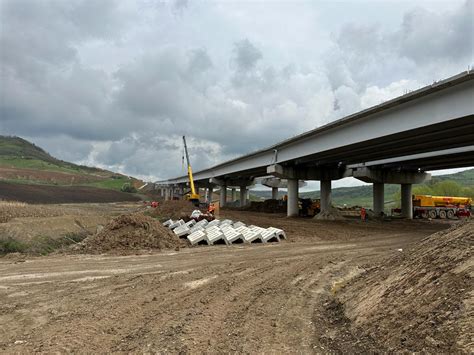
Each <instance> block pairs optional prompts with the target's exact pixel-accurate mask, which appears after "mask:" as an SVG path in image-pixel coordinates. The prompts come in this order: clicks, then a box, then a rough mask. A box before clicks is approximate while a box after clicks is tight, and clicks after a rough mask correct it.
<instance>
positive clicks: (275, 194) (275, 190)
mask: <svg viewBox="0 0 474 355" xmlns="http://www.w3.org/2000/svg"><path fill="white" fill-rule="evenodd" d="M272 199H273V200H278V187H272Z"/></svg>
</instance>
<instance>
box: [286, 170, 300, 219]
mask: <svg viewBox="0 0 474 355" xmlns="http://www.w3.org/2000/svg"><path fill="white" fill-rule="evenodd" d="M287 215H288V217H294V216H298V179H288V206H287Z"/></svg>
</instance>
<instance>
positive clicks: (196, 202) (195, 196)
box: [183, 136, 200, 206]
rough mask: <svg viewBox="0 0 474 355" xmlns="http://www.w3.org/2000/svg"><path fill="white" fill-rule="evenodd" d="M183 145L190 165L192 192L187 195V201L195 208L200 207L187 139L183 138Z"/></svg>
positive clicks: (189, 173) (189, 174)
mask: <svg viewBox="0 0 474 355" xmlns="http://www.w3.org/2000/svg"><path fill="white" fill-rule="evenodd" d="M183 143H184V152H185V154H186V162H187V164H188V178H189V187H190V188H191V191H189V192H188V193H186V194H185V195H184V196H185V199H186V200H189V201H191V202H192V203H193V204H194V205H195V206H199V197H200V196H199V194H198V193H197V192H196V187H195V186H194V179H193V169H192V168H191V163H190V161H189V154H188V146H187V145H186V137H185V136H183Z"/></svg>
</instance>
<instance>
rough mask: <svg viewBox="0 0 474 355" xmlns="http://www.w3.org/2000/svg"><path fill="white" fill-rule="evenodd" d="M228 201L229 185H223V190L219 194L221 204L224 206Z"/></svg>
mask: <svg viewBox="0 0 474 355" xmlns="http://www.w3.org/2000/svg"><path fill="white" fill-rule="evenodd" d="M226 202H227V185H225V184H224V185H221V191H220V196H219V205H220V206H221V207H224V206H225V204H226Z"/></svg>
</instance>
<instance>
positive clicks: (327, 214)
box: [314, 207, 344, 221]
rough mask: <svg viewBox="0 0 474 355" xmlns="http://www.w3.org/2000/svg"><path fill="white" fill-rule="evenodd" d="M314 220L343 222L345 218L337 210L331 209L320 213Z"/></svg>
mask: <svg viewBox="0 0 474 355" xmlns="http://www.w3.org/2000/svg"><path fill="white" fill-rule="evenodd" d="M314 219H316V220H326V221H342V220H344V216H343V215H342V213H341V212H340V211H339V210H338V209H337V208H335V207H331V208H330V209H329V210H328V211H324V212H320V213H318V214H317V215H316V216H315V217H314Z"/></svg>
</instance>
